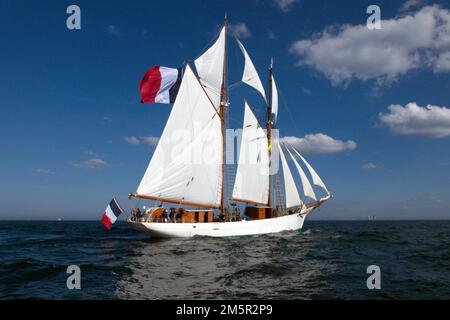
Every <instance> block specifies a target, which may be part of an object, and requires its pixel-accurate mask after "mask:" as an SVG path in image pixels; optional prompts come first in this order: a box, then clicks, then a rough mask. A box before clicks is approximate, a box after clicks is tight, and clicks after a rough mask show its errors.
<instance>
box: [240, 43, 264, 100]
mask: <svg viewBox="0 0 450 320" xmlns="http://www.w3.org/2000/svg"><path fill="white" fill-rule="evenodd" d="M236 41H237V43H238V45H239V48H240V49H241V51H242V54H243V55H244V58H245V66H244V74H243V75H242V82H244V83H246V84H248V85H249V86H251V87H253V88H255V89H256V90H258V91H259V92H260V93H261V95H262V96H263V98H264V100H266V92H265V91H264V87H263V85H262V83H261V79H260V78H259V75H258V72H257V71H256V69H255V66H254V65H253V62H252V59H250V56H249V55H248V53H247V50H245V48H244V45H243V44H242V42H240V41H239V40H238V39H236Z"/></svg>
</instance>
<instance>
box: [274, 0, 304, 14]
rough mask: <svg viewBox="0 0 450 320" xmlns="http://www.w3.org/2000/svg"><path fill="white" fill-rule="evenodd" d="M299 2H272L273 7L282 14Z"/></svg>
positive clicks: (285, 0) (294, 0) (277, 0)
mask: <svg viewBox="0 0 450 320" xmlns="http://www.w3.org/2000/svg"><path fill="white" fill-rule="evenodd" d="M298 1H299V0H274V2H275V5H276V6H277V7H278V8H279V9H280V10H281V11H283V12H288V11H290V10H291V9H292V6H293V5H294V4H295V3H296V2H298Z"/></svg>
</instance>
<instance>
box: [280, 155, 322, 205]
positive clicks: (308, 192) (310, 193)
mask: <svg viewBox="0 0 450 320" xmlns="http://www.w3.org/2000/svg"><path fill="white" fill-rule="evenodd" d="M286 150H287V151H288V153H289V155H290V156H291V159H292V161H294V164H295V167H296V168H297V171H298V174H299V175H300V180H301V182H302V186H303V192H304V194H305V196H307V197H310V198H311V199H314V200H317V198H316V194H315V193H314V189H313V188H312V186H311V183H309V180H308V178H307V177H306V174H305V172H304V171H303V169H302V167H300V165H299V164H298V162H297V160H296V159H295V158H294V156H293V155H292V153H291V151H290V150H289V149H288V148H286Z"/></svg>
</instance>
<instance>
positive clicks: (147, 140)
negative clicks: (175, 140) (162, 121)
mask: <svg viewBox="0 0 450 320" xmlns="http://www.w3.org/2000/svg"><path fill="white" fill-rule="evenodd" d="M123 140H124V141H125V142H126V143H129V144H132V145H138V144H141V143H143V144H146V145H147V146H149V147H156V145H157V144H158V141H159V137H153V136H142V137H135V136H129V137H124V138H123Z"/></svg>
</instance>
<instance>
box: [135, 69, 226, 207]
mask: <svg viewBox="0 0 450 320" xmlns="http://www.w3.org/2000/svg"><path fill="white" fill-rule="evenodd" d="M222 148H223V144H222V133H221V120H220V117H219V116H218V114H217V111H216V109H215V108H214V106H213V105H212V104H211V101H210V100H209V99H208V97H207V95H206V94H205V91H204V90H203V88H202V86H201V84H200V82H199V80H198V79H197V78H196V76H195V74H194V73H193V71H192V69H191V68H190V67H189V65H188V66H187V67H186V71H185V73H184V76H183V80H182V82H181V86H180V89H179V92H178V95H177V98H176V100H175V103H174V105H173V107H172V111H171V113H170V116H169V119H168V121H167V124H166V127H165V128H164V131H163V133H162V135H161V138H160V140H159V143H158V145H157V147H156V150H155V152H154V154H153V157H152V159H151V161H150V164H149V166H148V168H147V171H146V172H145V174H144V177H143V178H142V181H141V183H140V185H139V187H138V189H137V194H138V195H141V196H149V197H156V198H158V199H161V200H163V201H164V200H172V201H173V202H176V201H179V202H180V203H182V202H186V203H188V202H189V203H195V204H199V206H200V205H203V206H210V207H217V206H218V205H219V204H220V202H221V192H222V189H221V184H222V179H223V177H222V152H223V150H222Z"/></svg>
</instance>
